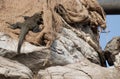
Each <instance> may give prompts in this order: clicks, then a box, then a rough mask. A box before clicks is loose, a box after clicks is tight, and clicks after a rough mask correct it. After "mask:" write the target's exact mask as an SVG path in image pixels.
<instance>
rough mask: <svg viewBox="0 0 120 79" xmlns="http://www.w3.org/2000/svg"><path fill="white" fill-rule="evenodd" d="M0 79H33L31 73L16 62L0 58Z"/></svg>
mask: <svg viewBox="0 0 120 79" xmlns="http://www.w3.org/2000/svg"><path fill="white" fill-rule="evenodd" d="M0 60H1V61H0V79H33V73H32V71H31V70H30V69H29V68H27V67H25V66H24V65H23V64H20V63H19V62H17V61H13V60H10V59H6V58H4V57H1V56H0Z"/></svg>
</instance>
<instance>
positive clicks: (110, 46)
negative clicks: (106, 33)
mask: <svg viewBox="0 0 120 79" xmlns="http://www.w3.org/2000/svg"><path fill="white" fill-rule="evenodd" d="M104 53H105V57H106V59H107V60H108V63H109V64H110V65H113V62H115V61H116V58H115V56H117V55H118V56H117V59H118V57H119V53H120V37H114V38H113V39H111V41H109V42H108V43H107V45H106V47H105V49H104Z"/></svg>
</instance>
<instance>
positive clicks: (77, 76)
mask: <svg viewBox="0 0 120 79" xmlns="http://www.w3.org/2000/svg"><path fill="white" fill-rule="evenodd" d="M119 73H120V71H118V70H117V69H115V68H103V67H101V66H98V65H96V64H93V63H90V62H89V61H87V60H86V59H84V60H83V61H81V62H80V63H76V64H70V65H66V66H55V67H49V68H47V69H45V70H40V71H39V73H38V75H37V78H38V79H119V78H120V75H119Z"/></svg>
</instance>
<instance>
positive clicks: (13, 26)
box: [6, 22, 21, 29]
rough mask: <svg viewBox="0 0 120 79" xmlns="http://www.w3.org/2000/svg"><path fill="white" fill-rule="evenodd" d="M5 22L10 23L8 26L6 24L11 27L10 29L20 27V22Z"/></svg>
mask: <svg viewBox="0 0 120 79" xmlns="http://www.w3.org/2000/svg"><path fill="white" fill-rule="evenodd" d="M6 23H7V24H9V25H10V26H8V27H9V28H11V29H17V28H20V27H19V26H20V25H21V23H20V22H17V23H15V24H11V23H9V22H6Z"/></svg>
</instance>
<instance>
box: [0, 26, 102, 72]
mask: <svg viewBox="0 0 120 79" xmlns="http://www.w3.org/2000/svg"><path fill="white" fill-rule="evenodd" d="M83 36H84V35H83ZM0 39H1V41H0V48H1V52H2V53H1V56H4V57H8V58H11V59H14V60H17V61H19V62H21V63H23V64H24V65H26V66H27V67H29V68H30V69H32V71H35V72H36V71H38V70H39V69H41V68H46V67H48V66H51V65H52V66H53V65H66V64H71V63H76V62H79V61H81V60H82V59H83V58H88V59H89V60H90V61H92V62H94V63H97V64H100V61H99V57H98V54H97V52H96V51H95V50H94V48H92V47H91V46H90V45H89V44H88V43H87V42H86V41H85V40H83V39H82V38H80V37H79V36H78V35H77V34H76V33H74V32H73V31H72V30H71V29H67V28H63V29H62V32H61V33H60V34H58V39H56V40H55V41H54V42H53V45H52V47H51V48H50V49H47V48H45V47H38V46H34V45H31V44H30V43H27V42H25V43H24V44H23V46H22V49H21V51H22V52H21V54H20V55H17V52H16V47H17V41H15V40H14V39H12V38H10V37H9V36H7V35H6V34H2V35H1V36H0ZM3 40H4V41H3ZM8 40H9V41H8ZM8 44H9V45H8ZM4 45H7V46H4ZM29 48H30V49H29ZM3 49H6V50H5V51H4V52H3V51H2V50H3ZM11 51H12V53H11ZM11 54H12V55H11ZM31 63H32V64H31ZM46 63H47V64H46ZM44 64H46V65H44ZM38 65H39V66H38Z"/></svg>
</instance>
